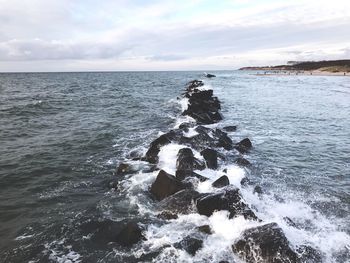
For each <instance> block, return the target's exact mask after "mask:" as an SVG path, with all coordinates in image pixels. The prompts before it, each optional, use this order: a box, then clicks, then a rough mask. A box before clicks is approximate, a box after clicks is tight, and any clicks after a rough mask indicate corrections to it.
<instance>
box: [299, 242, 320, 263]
mask: <svg viewBox="0 0 350 263" xmlns="http://www.w3.org/2000/svg"><path fill="white" fill-rule="evenodd" d="M296 251H297V253H298V255H299V260H300V262H302V263H322V262H323V259H322V254H321V252H320V251H318V250H317V249H315V248H313V247H311V246H305V245H303V246H300V247H298V248H297V250H296Z"/></svg>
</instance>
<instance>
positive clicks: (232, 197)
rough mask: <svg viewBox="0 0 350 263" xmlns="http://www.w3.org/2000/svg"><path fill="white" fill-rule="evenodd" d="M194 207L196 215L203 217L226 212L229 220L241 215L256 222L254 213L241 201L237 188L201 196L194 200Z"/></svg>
mask: <svg viewBox="0 0 350 263" xmlns="http://www.w3.org/2000/svg"><path fill="white" fill-rule="evenodd" d="M196 206H197V211H198V213H199V214H201V215H205V216H211V215H212V214H213V213H214V212H215V211H221V210H227V211H229V212H230V214H229V217H230V218H233V217H236V216H238V215H243V216H244V217H245V218H246V219H252V220H258V218H257V216H256V215H255V214H254V212H253V211H252V210H251V209H250V208H249V206H248V205H247V204H246V203H245V202H244V201H243V200H242V197H241V194H240V192H239V189H238V188H231V189H226V190H223V191H221V192H218V193H209V194H202V195H200V196H199V197H198V198H197V199H196Z"/></svg>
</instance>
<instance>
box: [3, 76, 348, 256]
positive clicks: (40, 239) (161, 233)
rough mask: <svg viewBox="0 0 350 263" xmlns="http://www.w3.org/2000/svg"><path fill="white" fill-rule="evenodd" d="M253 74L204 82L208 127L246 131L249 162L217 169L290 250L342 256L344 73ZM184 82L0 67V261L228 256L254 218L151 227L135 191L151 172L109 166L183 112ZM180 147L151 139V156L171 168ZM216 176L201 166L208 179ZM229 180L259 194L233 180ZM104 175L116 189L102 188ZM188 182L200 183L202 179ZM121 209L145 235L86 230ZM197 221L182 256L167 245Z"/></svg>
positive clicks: (149, 211)
mask: <svg viewBox="0 0 350 263" xmlns="http://www.w3.org/2000/svg"><path fill="white" fill-rule="evenodd" d="M253 73H254V72H242V71H218V72H214V74H216V75H217V77H216V78H213V79H204V81H205V84H206V87H207V88H212V89H213V90H214V95H216V96H218V97H219V99H220V101H221V106H222V114H223V116H224V120H223V121H222V122H220V123H218V124H216V125H214V126H218V127H223V126H226V125H237V126H238V129H237V131H236V132H232V133H229V135H230V137H231V138H232V140H233V141H238V140H240V139H242V138H245V137H249V138H250V139H251V140H252V143H253V146H254V148H253V150H252V151H251V152H250V153H249V154H248V155H247V156H246V158H247V159H248V160H249V161H250V162H251V163H252V164H253V166H252V168H251V169H244V168H240V167H238V166H235V165H234V164H222V167H220V169H223V168H227V169H228V176H229V179H230V182H231V183H232V184H234V185H236V186H238V187H239V188H240V189H241V191H242V195H243V197H244V199H245V201H246V202H247V203H248V204H249V205H250V206H251V207H252V208H253V209H254V211H255V212H256V214H257V215H258V216H259V217H260V218H261V219H263V220H264V222H277V223H278V224H279V225H280V226H281V228H282V229H283V231H284V232H285V234H286V236H287V238H288V240H289V241H290V243H291V246H292V247H293V248H297V247H298V246H300V245H311V246H312V247H314V248H316V249H317V250H319V251H320V252H321V254H322V257H323V261H324V262H349V261H350V215H349V210H350V169H349V168H350V167H349V166H350V79H349V77H325V76H256V75H254V74H253ZM192 79H203V74H202V73H201V72H118V73H112V72H111V73H107V72H106V73H13V74H0V237H1V238H0V255H1V256H0V262H140V261H147V260H149V259H147V258H145V257H143V255H144V254H147V253H152V252H157V251H159V250H160V249H161V251H162V252H161V253H160V254H157V256H156V257H155V258H154V259H153V260H154V262H219V261H220V260H228V261H229V262H240V261H239V259H238V258H237V257H236V256H235V255H233V254H232V252H231V249H230V245H231V244H232V243H233V242H234V240H235V239H237V238H238V237H239V235H240V234H241V233H242V231H243V230H245V229H247V228H250V227H252V226H256V225H259V224H261V223H257V222H252V221H249V220H245V219H244V218H242V217H237V218H234V219H231V220H229V219H227V214H226V213H225V212H223V211H221V212H216V213H214V214H213V215H212V216H211V217H209V218H207V217H205V216H200V215H198V214H190V215H183V216H180V217H179V218H178V219H176V220H170V221H169V222H167V223H164V222H163V221H160V220H157V219H156V216H155V215H156V213H157V212H158V211H156V208H155V207H156V204H155V203H156V202H155V201H153V200H152V199H151V197H150V195H149V193H148V189H149V187H150V185H151V183H152V182H153V181H154V179H155V177H156V175H157V172H153V173H152V172H151V173H142V172H139V173H136V174H133V175H128V176H122V177H116V176H115V175H114V171H115V169H116V167H117V165H118V163H119V162H121V161H123V160H126V159H127V157H128V155H129V154H130V152H133V151H139V152H145V151H146V150H147V147H148V145H149V143H150V142H151V141H152V140H153V139H155V138H156V137H157V136H159V135H160V134H161V133H162V132H167V131H168V130H169V129H171V128H173V127H176V126H177V125H179V124H180V123H181V122H182V121H183V120H184V118H183V117H180V114H181V111H182V109H183V108H185V107H186V102H185V101H184V100H181V99H177V98H178V97H180V96H181V93H182V92H183V88H184V86H185V84H186V83H187V82H188V81H190V80H192ZM212 126H213V125H212ZM190 135H191V134H189V136H190ZM182 147H183V146H181V145H176V144H170V145H167V146H165V147H163V148H162V150H161V152H160V162H159V166H160V167H161V168H163V169H165V170H166V171H168V172H170V173H173V172H174V169H175V161H176V154H177V152H178V150H179V149H180V148H182ZM223 153H225V152H223ZM219 173H220V172H219V171H211V170H205V171H203V172H202V173H201V174H203V175H205V176H207V177H209V178H210V179H211V180H215V178H217V177H218V175H219ZM243 177H248V178H249V179H250V180H251V181H252V182H253V183H254V185H256V184H258V185H260V186H261V188H262V189H263V192H264V194H263V195H262V196H258V195H256V194H254V193H253V186H245V187H242V186H241V185H240V184H239V182H240V181H241V179H242V178H243ZM112 180H117V181H119V187H118V189H117V190H113V189H110V188H109V187H108V183H109V182H110V181H112ZM197 190H198V191H200V192H207V191H211V190H213V189H212V188H211V186H210V183H206V182H204V183H201V184H199V185H198V188H197ZM285 217H289V218H290V219H291V220H293V222H294V223H295V226H290V225H288V224H287V223H286V221H285V220H284V219H283V218H285ZM130 219H133V220H137V221H138V222H140V224H141V225H142V226H143V228H144V235H145V236H146V238H147V240H146V241H143V242H141V243H139V244H137V245H135V246H134V247H132V248H131V249H126V248H123V247H120V246H118V245H116V244H113V243H106V242H104V238H103V236H102V237H99V238H97V239H96V238H94V235H95V234H96V232H94V231H95V230H96V229H94V228H93V227H91V225H93V222H103V221H105V220H113V221H115V222H120V224H122V223H123V222H126V221H128V220H130ZM204 224H209V225H210V227H211V228H212V230H213V234H212V235H210V236H208V237H207V238H206V239H205V240H204V243H203V248H202V249H201V250H199V251H198V252H197V254H196V255H195V256H194V257H192V256H190V255H188V254H187V253H186V252H184V251H182V250H178V249H175V248H174V247H173V246H172V244H174V243H176V242H178V241H180V240H181V239H182V238H183V237H185V236H186V235H187V234H188V233H191V231H193V230H194V229H195V228H196V227H197V226H200V225H204Z"/></svg>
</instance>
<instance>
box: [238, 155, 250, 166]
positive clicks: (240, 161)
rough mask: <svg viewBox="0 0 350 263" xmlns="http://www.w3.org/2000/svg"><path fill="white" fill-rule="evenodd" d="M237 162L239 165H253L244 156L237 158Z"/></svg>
mask: <svg viewBox="0 0 350 263" xmlns="http://www.w3.org/2000/svg"><path fill="white" fill-rule="evenodd" d="M235 163H236V164H238V165H239V166H249V165H251V163H250V162H249V161H248V160H247V159H245V158H243V157H239V158H237V159H236V160H235Z"/></svg>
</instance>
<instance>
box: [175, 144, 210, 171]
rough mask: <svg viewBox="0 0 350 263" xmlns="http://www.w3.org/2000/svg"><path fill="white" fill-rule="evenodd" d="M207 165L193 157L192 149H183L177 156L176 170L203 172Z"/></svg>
mask: <svg viewBox="0 0 350 263" xmlns="http://www.w3.org/2000/svg"><path fill="white" fill-rule="evenodd" d="M203 169H205V165H204V163H203V162H202V161H200V160H198V159H197V158H195V157H194V156H193V152H192V150H191V149H190V148H182V149H180V150H179V152H178V154H177V161H176V170H180V171H181V170H182V171H193V170H203Z"/></svg>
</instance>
